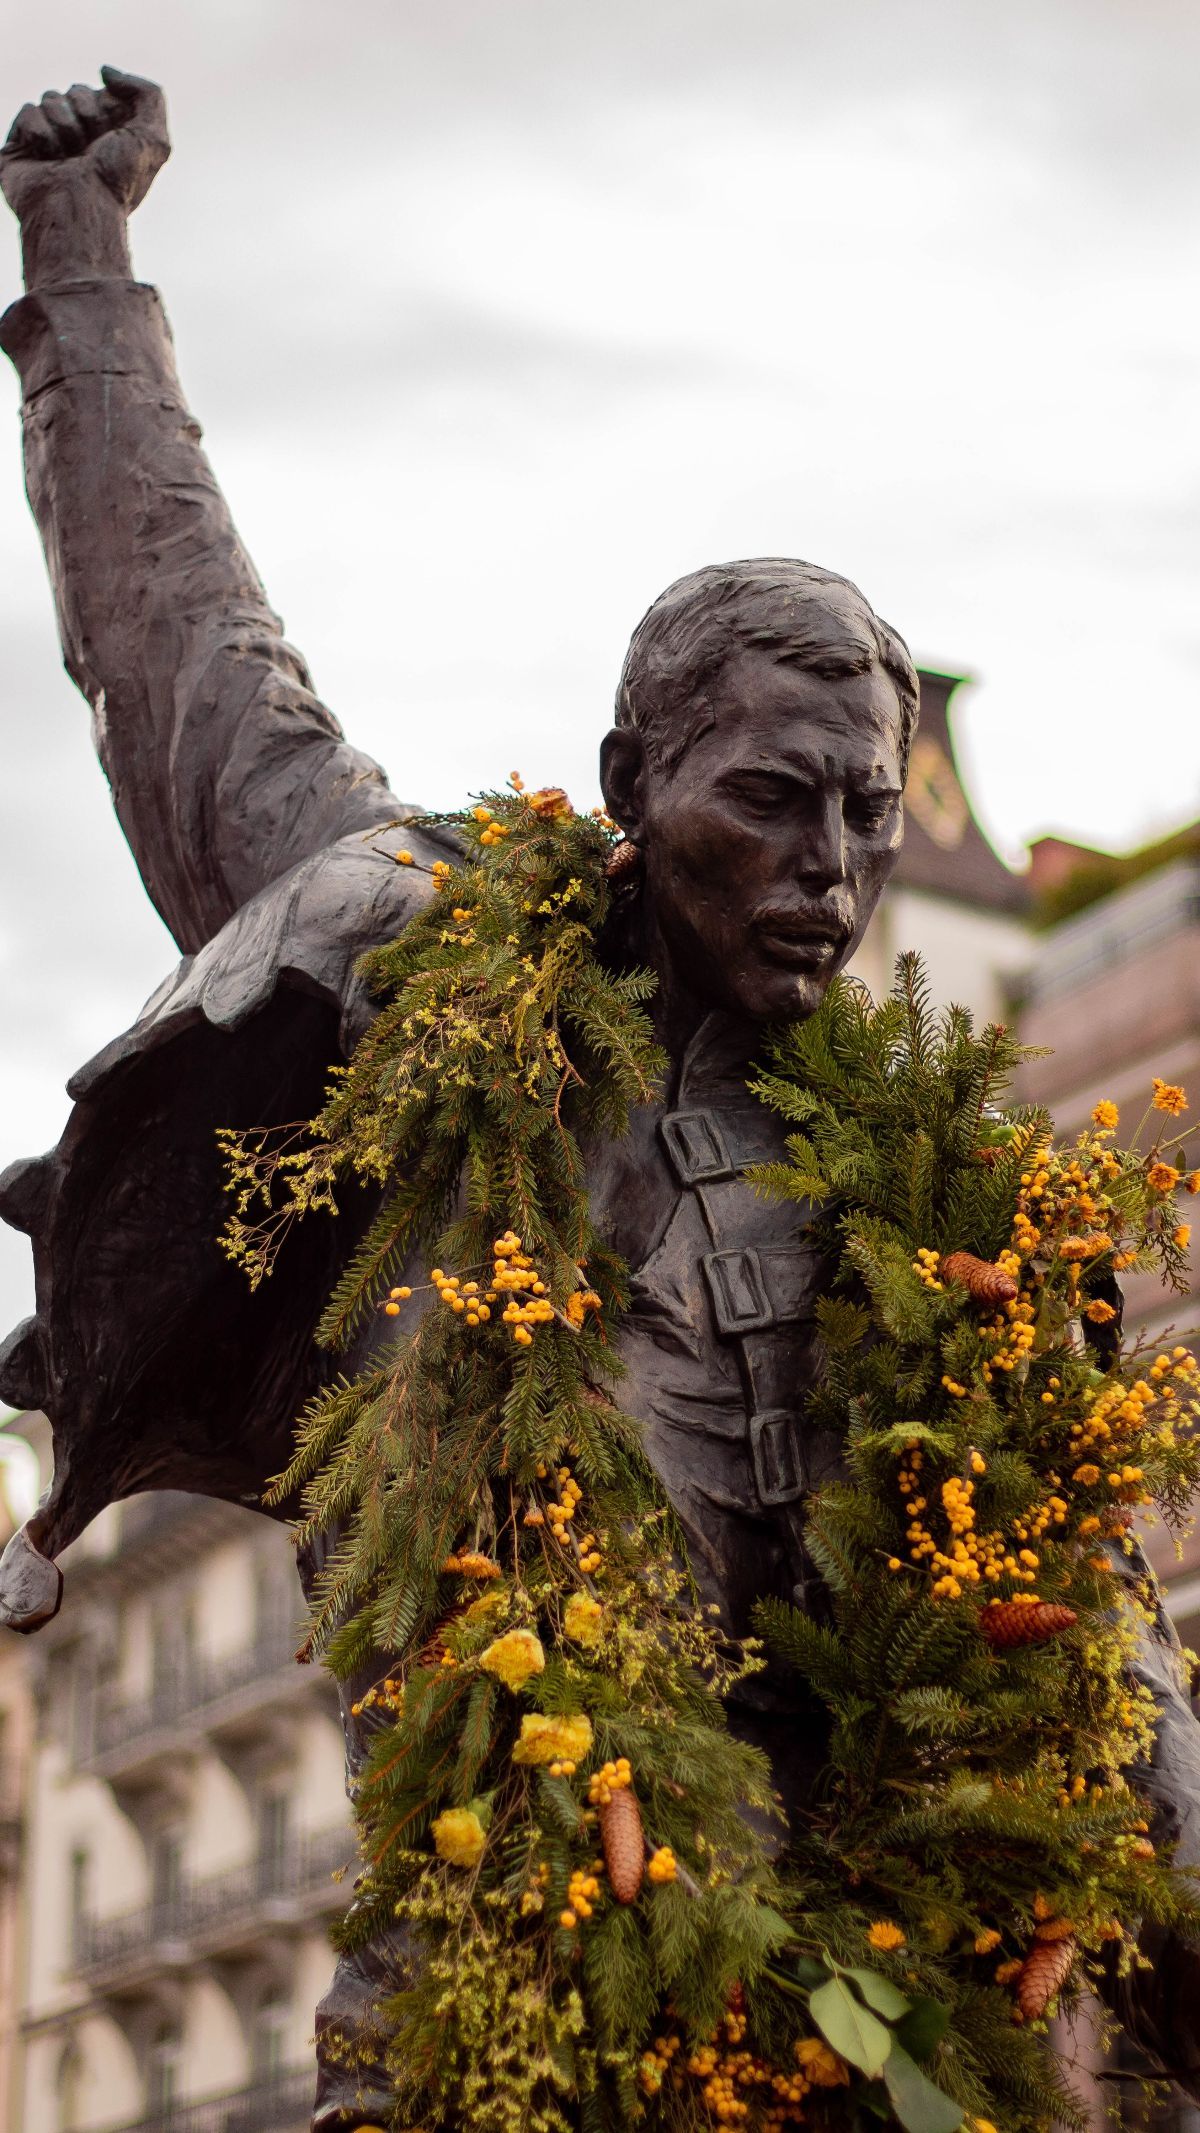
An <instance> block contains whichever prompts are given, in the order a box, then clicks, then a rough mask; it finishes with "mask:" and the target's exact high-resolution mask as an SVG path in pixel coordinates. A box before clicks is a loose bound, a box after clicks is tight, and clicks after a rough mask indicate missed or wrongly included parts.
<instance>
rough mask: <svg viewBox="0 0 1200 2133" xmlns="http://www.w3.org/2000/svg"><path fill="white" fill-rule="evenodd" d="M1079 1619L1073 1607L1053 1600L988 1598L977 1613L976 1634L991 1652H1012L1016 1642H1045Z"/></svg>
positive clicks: (1072, 1625)
mask: <svg viewBox="0 0 1200 2133" xmlns="http://www.w3.org/2000/svg"><path fill="white" fill-rule="evenodd" d="M1078 1620H1079V1617H1078V1615H1077V1614H1076V1613H1075V1610H1074V1608H1073V1607H1063V1606H1061V1605H1059V1604H1057V1603H1056V1602H1054V1601H1053V1600H1036V1601H1035V1602H1034V1603H1033V1605H1032V1606H1030V1605H1029V1603H1028V1602H1027V1601H1022V1600H989V1601H988V1603H987V1606H986V1607H984V1608H981V1610H980V1614H979V1631H980V1635H981V1636H983V1637H986V1638H987V1641H988V1643H989V1644H990V1645H991V1647H992V1650H993V1651H994V1652H1007V1651H1012V1650H1013V1649H1014V1648H1015V1647H1016V1646H1017V1645H1019V1644H1048V1643H1049V1642H1050V1639H1051V1638H1052V1637H1061V1635H1062V1633H1063V1631H1064V1629H1073V1628H1074V1626H1075V1624H1076V1622H1077V1621H1078Z"/></svg>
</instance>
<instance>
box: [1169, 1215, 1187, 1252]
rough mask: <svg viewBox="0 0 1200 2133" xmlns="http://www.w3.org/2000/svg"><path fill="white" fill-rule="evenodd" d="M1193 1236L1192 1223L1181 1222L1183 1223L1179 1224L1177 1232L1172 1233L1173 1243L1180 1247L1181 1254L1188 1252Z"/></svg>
mask: <svg viewBox="0 0 1200 2133" xmlns="http://www.w3.org/2000/svg"><path fill="white" fill-rule="evenodd" d="M1191 1236H1192V1225H1191V1223H1190V1222H1181V1223H1180V1224H1179V1227H1178V1229H1176V1230H1174V1231H1173V1232H1172V1239H1171V1241H1172V1243H1174V1244H1177V1245H1178V1246H1179V1249H1180V1251H1181V1252H1186V1250H1187V1248H1188V1245H1189V1243H1190V1242H1191Z"/></svg>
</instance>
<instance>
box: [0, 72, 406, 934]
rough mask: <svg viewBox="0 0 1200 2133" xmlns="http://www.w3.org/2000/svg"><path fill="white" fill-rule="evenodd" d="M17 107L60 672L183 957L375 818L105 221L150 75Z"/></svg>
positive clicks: (378, 806)
mask: <svg viewBox="0 0 1200 2133" xmlns="http://www.w3.org/2000/svg"><path fill="white" fill-rule="evenodd" d="M102 79H103V84H104V85H103V87H102V88H101V89H89V88H84V87H75V88H72V89H70V90H68V91H67V92H66V93H65V94H64V95H58V94H55V93H53V92H50V93H47V95H45V96H44V97H43V98H42V100H41V102H40V103H38V104H26V106H25V107H24V109H23V110H22V111H21V112H20V114H19V116H18V117H17V119H16V121H15V123H14V125H13V128H12V131H11V133H10V135H9V138H8V141H7V144H6V145H5V147H4V148H3V149H2V150H0V186H2V187H3V191H4V194H5V197H6V199H7V200H8V202H9V205H10V206H11V207H12V209H13V211H14V213H15V214H16V215H17V216H18V218H19V220H20V224H21V235H22V243H23V252H24V262H25V282H26V289H27V292H28V293H27V294H26V295H25V296H24V297H23V298H22V299H21V300H20V301H19V302H18V303H16V304H14V305H13V306H12V307H11V309H10V310H9V311H8V312H7V313H6V314H5V316H4V319H3V321H2V322H0V344H2V345H3V346H4V348H5V349H6V350H7V351H8V353H9V354H10V355H11V356H12V358H13V360H14V361H15V363H16V365H17V368H18V370H19V372H20V374H21V380H22V385H23V389H24V435H25V467H26V479H27V483H28V488H29V496H30V501H31V503H32V505H33V509H34V512H35V514H36V517H37V521H38V525H39V527H40V529H41V535H42V540H43V542H44V544H45V549H46V558H47V563H48V566H49V570H50V576H51V581H52V584H53V588H54V597H55V602H56V606H57V610H58V620H59V629H60V632H61V635H62V643H63V651H64V655H65V659H66V664H67V668H68V671H69V672H70V674H71V676H72V678H73V680H74V681H75V682H76V683H77V685H78V686H79V688H80V689H81V690H82V691H83V693H84V695H85V696H86V697H87V698H88V701H89V702H90V704H91V705H92V708H93V713H94V723H95V733H96V743H97V747H98V749H99V753H100V757H101V761H102V763H103V766H104V769H105V772H106V774H107V776H108V779H109V783H110V784H111V786H112V790H113V797H114V800H115V802H116V807H117V812H118V815H119V816H120V820H121V825H122V827H123V829H124V831H125V834H126V836H127V837H128V839H129V843H130V845H131V847H132V849H133V853H134V856H135V858H136V860H137V863H138V866H139V868H140V870H141V874H142V878H143V880H144V881H145V884H146V887H147V889H148V891H149V893H150V895H151V897H152V898H153V900H154V903H155V904H156V906H157V907H158V910H159V911H160V912H161V914H162V916H163V918H164V919H165V921H166V923H167V925H168V926H169V927H170V928H171V931H172V933H173V934H174V935H175V938H176V940H177V941H178V942H179V944H180V946H181V948H183V949H185V950H187V951H192V950H195V949H197V948H199V947H200V946H202V945H203V943H204V942H205V941H206V940H209V939H210V938H211V937H212V935H213V934H214V933H216V932H217V931H218V929H219V928H220V927H221V926H222V925H223V924H224V923H225V921H226V920H227V919H228V918H229V916H230V915H231V913H232V912H233V911H235V910H236V909H238V907H239V906H240V905H242V904H243V903H245V902H246V900H247V899H248V898H249V897H251V896H253V895H254V894H255V893H256V892H257V891H258V890H259V889H261V888H263V887H264V886H265V885H266V884H267V883H269V882H271V881H274V880H276V879H277V878H278V877H279V876H280V875H282V874H284V873H286V872H287V871H288V870H289V869H290V868H291V867H292V866H294V865H295V864H296V863H297V862H298V861H299V860H302V859H304V858H306V857H308V856H309V855H310V854H311V853H313V852H315V851H318V850H320V849H322V848H323V847H325V846H326V845H328V844H331V843H333V842H334V841H335V840H337V839H338V838H340V837H344V836H346V835H347V834H348V833H350V832H352V831H355V830H369V829H370V828H371V826H372V825H373V824H378V823H381V822H383V821H386V820H387V819H389V817H391V816H394V814H395V812H396V807H395V802H394V800H393V799H392V798H391V796H390V795H389V793H388V791H387V788H386V784H385V782H384V778H383V774H382V772H381V771H380V770H379V768H378V766H377V765H376V764H374V763H372V762H371V761H369V759H368V758H366V757H364V756H362V755H360V754H358V753H357V751H355V750H354V749H352V748H350V747H348V746H347V744H346V742H345V741H344V739H343V737H342V733H341V729H340V727H339V726H338V724H337V722H336V720H335V719H334V718H333V717H332V715H331V714H330V713H329V712H328V711H327V710H326V709H325V707H324V706H323V705H322V704H321V703H320V702H318V700H317V699H316V697H315V696H314V694H313V692H312V687H311V684H310V681H309V677H308V673H307V670H306V668H305V666H304V663H303V661H302V660H301V659H300V658H299V656H298V654H297V653H296V652H294V651H293V650H292V649H291V647H290V646H289V645H287V644H286V643H285V642H284V640H283V636H282V631H281V625H280V623H279V620H278V618H277V617H276V616H275V615H274V614H273V613H272V612H271V609H270V607H269V606H268V604H267V600H266V596H265V594H264V592H263V588H262V585H261V583H260V581H259V578H258V575H257V573H256V571H255V569H254V566H253V564H252V563H251V561H250V558H249V556H248V555H247V553H246V551H245V549H244V548H243V546H242V544H241V542H240V540H239V539H238V536H237V532H236V530H235V528H234V526H233V523H232V520H231V518H230V515H229V511H228V509H227V507H226V504H225V501H224V498H223V497H222V495H221V492H220V490H219V489H218V487H217V485H216V482H215V481H214V478H213V474H212V470H211V468H210V467H209V464H208V461H207V459H206V457H205V455H204V453H203V452H202V450H201V448H200V431H199V427H198V425H197V424H196V422H195V421H194V420H193V418H192V416H191V415H190V414H189V412H188V410H187V407H186V405H185V404H184V401H183V399H182V397H181V394H180V389H179V383H178V379H177V377H176V372H175V365H174V359H173V354H172V349H171V341H170V334H169V331H168V327H167V322H166V319H165V316H164V314H163V310H162V306H161V304H160V301H159V298H158V296H157V294H156V293H155V291H154V290H153V289H151V288H149V287H147V286H146V285H145V284H143V283H139V282H137V281H135V280H134V279H133V275H132V268H131V265H130V257H129V247H128V239H127V221H128V217H129V215H130V214H131V213H132V211H133V209H134V208H135V207H137V206H138V204H139V203H140V201H142V200H143V199H144V198H145V195H146V193H147V192H148V190H149V188H150V186H151V184H152V183H153V181H154V178H155V176H156V174H157V173H158V171H159V170H160V169H161V167H162V165H163V164H164V162H165V161H166V159H167V156H168V155H169V153H170V143H169V140H168V135H167V123H166V107H165V103H164V99H163V94H162V91H161V90H160V89H159V88H157V87H156V86H155V84H154V83H153V82H149V81H143V80H141V79H139V78H138V77H137V76H135V75H130V74H123V73H120V72H119V71H118V70H117V69H116V68H113V67H105V68H103V69H102Z"/></svg>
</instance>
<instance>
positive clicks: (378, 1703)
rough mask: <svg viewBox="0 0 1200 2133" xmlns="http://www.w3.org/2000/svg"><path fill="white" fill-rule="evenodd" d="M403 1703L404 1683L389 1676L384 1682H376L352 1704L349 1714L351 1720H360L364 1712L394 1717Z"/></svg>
mask: <svg viewBox="0 0 1200 2133" xmlns="http://www.w3.org/2000/svg"><path fill="white" fill-rule="evenodd" d="M403 1703H404V1683H403V1682H402V1681H397V1680H395V1679H394V1678H393V1677H392V1676H391V1675H390V1674H389V1675H388V1677H387V1679H386V1681H380V1682H377V1683H376V1684H375V1686H374V1687H373V1688H370V1689H368V1690H367V1693H366V1695H365V1696H360V1697H359V1700H358V1702H357V1703H352V1704H351V1706H350V1713H351V1716H352V1717H353V1718H361V1717H362V1715H363V1712H364V1711H378V1712H379V1713H380V1714H381V1715H382V1714H384V1713H385V1712H386V1713H387V1714H389V1715H390V1716H392V1717H394V1716H395V1715H396V1713H397V1712H398V1711H399V1710H400V1709H401V1707H402V1706H403Z"/></svg>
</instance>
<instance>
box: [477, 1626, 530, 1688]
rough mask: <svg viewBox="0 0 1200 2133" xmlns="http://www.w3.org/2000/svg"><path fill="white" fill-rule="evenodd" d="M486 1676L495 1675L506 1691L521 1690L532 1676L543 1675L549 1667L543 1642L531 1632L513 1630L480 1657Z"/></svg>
mask: <svg viewBox="0 0 1200 2133" xmlns="http://www.w3.org/2000/svg"><path fill="white" fill-rule="evenodd" d="M479 1664H480V1666H481V1667H482V1668H483V1670H484V1672H485V1674H495V1675H496V1677H497V1679H498V1680H500V1681H502V1682H503V1683H504V1685H505V1687H506V1688H510V1689H520V1688H523V1687H524V1686H525V1683H526V1682H527V1681H528V1680H529V1678H530V1675H531V1674H540V1673H541V1672H542V1670H543V1668H544V1667H545V1664H546V1654H545V1652H544V1651H543V1650H542V1645H541V1639H540V1638H539V1637H535V1636H534V1633H533V1631H532V1630H531V1629H510V1630H508V1631H507V1633H506V1634H505V1635H504V1636H503V1637H497V1638H496V1640H495V1643H494V1644H489V1645H488V1648H487V1650H486V1651H485V1652H481V1653H480V1655H479Z"/></svg>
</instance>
